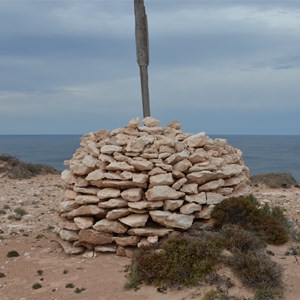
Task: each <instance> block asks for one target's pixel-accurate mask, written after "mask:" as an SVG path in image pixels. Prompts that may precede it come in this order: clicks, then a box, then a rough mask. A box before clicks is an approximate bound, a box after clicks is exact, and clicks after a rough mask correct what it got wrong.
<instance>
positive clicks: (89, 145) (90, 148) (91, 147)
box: [86, 140, 100, 157]
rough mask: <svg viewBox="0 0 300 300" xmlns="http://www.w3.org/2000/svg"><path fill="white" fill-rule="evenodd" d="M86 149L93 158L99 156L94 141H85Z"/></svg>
mask: <svg viewBox="0 0 300 300" xmlns="http://www.w3.org/2000/svg"><path fill="white" fill-rule="evenodd" d="M86 148H87V150H88V152H89V153H90V154H92V155H93V156H95V157H98V156H99V154H100V151H99V149H98V148H97V145H96V143H95V142H94V141H92V140H89V141H87V142H86Z"/></svg>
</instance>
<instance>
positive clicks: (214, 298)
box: [202, 290, 241, 300]
mask: <svg viewBox="0 0 300 300" xmlns="http://www.w3.org/2000/svg"><path fill="white" fill-rule="evenodd" d="M202 300H241V299H240V298H236V297H234V296H229V295H227V294H226V293H224V292H223V291H219V290H210V291H208V292H207V293H206V294H205V295H204V297H203V298H202Z"/></svg>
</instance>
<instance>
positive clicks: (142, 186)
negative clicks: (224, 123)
mask: <svg viewBox="0 0 300 300" xmlns="http://www.w3.org/2000/svg"><path fill="white" fill-rule="evenodd" d="M80 141H81V142H80V148H78V149H77V150H76V152H75V153H74V155H73V158H72V159H71V160H69V161H65V165H66V166H68V167H69V168H68V170H65V171H63V172H62V175H61V177H62V179H63V180H64V181H65V184H66V191H65V195H64V199H63V201H62V202H61V205H60V215H59V224H58V228H57V233H58V234H59V236H60V239H59V240H60V243H61V245H62V247H63V248H64V250H65V252H66V253H70V254H78V253H82V252H83V251H84V250H85V249H89V250H92V251H94V252H116V253H117V255H122V256H125V255H126V256H131V255H132V252H133V249H136V247H141V246H146V245H149V244H153V243H157V242H158V240H159V239H160V238H161V237H164V236H167V235H169V234H170V233H171V232H173V231H183V230H188V229H189V228H190V227H191V226H192V224H193V223H195V222H203V221H205V220H208V219H210V214H211V211H212V209H213V207H214V206H215V205H216V204H218V203H220V202H221V201H222V200H224V199H226V198H229V197H238V196H242V195H247V194H249V192H250V191H249V177H248V174H249V169H248V168H247V167H246V166H245V165H244V163H243V160H242V153H241V151H240V150H239V149H237V148H234V147H232V146H230V145H229V144H228V143H227V141H226V140H225V139H214V140H213V139H211V138H209V137H208V136H207V135H206V134H205V133H203V132H201V133H198V134H195V135H192V134H187V133H184V132H182V131H181V130H180V124H179V122H178V121H172V122H171V123H170V124H169V125H168V126H166V127H165V128H162V127H161V126H160V122H159V121H158V120H156V119H154V118H151V117H147V118H145V119H143V120H142V125H141V124H140V121H139V119H138V118H137V119H133V120H131V121H130V122H129V124H128V126H126V127H124V128H119V129H116V130H113V131H111V132H110V131H108V130H99V131H96V132H92V133H89V134H86V135H84V136H83V137H82V138H81V140H80Z"/></svg>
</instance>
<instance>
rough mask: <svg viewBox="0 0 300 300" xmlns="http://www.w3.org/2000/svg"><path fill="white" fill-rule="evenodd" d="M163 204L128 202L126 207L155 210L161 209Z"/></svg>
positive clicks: (156, 202) (155, 202)
mask: <svg viewBox="0 0 300 300" xmlns="http://www.w3.org/2000/svg"><path fill="white" fill-rule="evenodd" d="M163 204H164V202H163V201H153V202H149V201H138V202H129V203H128V206H129V207H130V208H135V209H140V210H143V209H157V208H160V207H162V206H163Z"/></svg>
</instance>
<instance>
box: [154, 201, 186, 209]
mask: <svg viewBox="0 0 300 300" xmlns="http://www.w3.org/2000/svg"><path fill="white" fill-rule="evenodd" d="M183 202H184V200H165V201H164V210H168V211H173V210H176V209H177V208H179V207H180V206H181V205H182V204H183ZM154 203H155V202H154Z"/></svg>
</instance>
